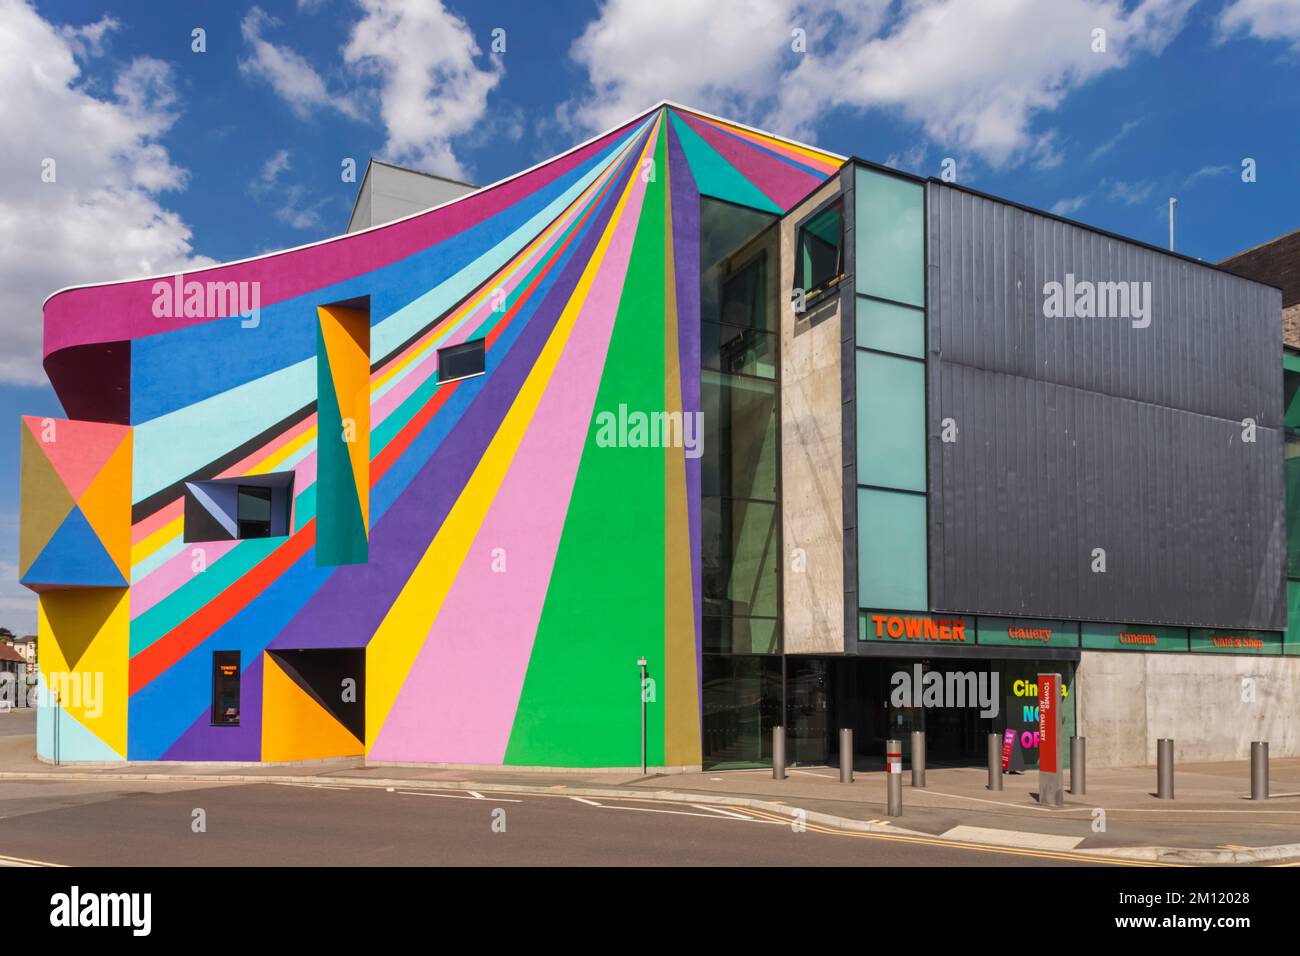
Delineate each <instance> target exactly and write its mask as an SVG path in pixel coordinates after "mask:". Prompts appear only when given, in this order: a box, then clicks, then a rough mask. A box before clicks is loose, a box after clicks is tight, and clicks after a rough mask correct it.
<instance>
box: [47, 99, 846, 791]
mask: <svg viewBox="0 0 1300 956" xmlns="http://www.w3.org/2000/svg"><path fill="white" fill-rule="evenodd" d="M842 163H843V159H842V158H841V157H836V156H832V155H830V154H827V153H824V152H821V151H818V150H815V149H812V148H810V147H806V146H802V145H800V144H797V143H792V142H790V141H787V140H783V139H780V138H778V137H774V136H770V135H768V134H765V133H761V132H758V131H755V130H750V129H747V128H745V127H741V126H738V125H736V124H733V123H729V122H726V121H724V120H720V119H717V118H715V117H710V116H706V115H703V114H699V113H696V112H693V111H690V110H686V109H683V108H680V107H676V106H672V105H662V106H660V107H656V108H655V109H653V110H650V111H649V112H647V113H645V114H643V115H641V116H638V117H636V118H635V119H633V120H631V121H629V122H628V123H626V124H623V125H621V126H620V127H618V128H616V129H614V130H611V131H610V132H608V133H605V134H603V135H601V136H598V137H595V138H593V139H592V140H589V141H588V142H586V143H583V144H582V145H580V146H577V147H575V148H574V149H571V150H569V151H568V152H565V153H563V154H561V155H560V156H556V157H554V158H552V159H550V160H547V161H545V162H543V163H540V164H539V165H537V166H534V167H532V168H531V169H528V170H526V171H524V172H521V173H519V174H517V175H514V176H511V177H509V178H507V179H505V180H503V181H501V182H499V183H495V184H493V185H490V186H487V187H484V188H482V189H478V190H476V191H474V192H471V193H469V194H467V195H465V196H462V197H460V198H458V199H456V200H453V201H451V202H449V203H446V204H444V205H442V206H439V207H437V208H434V209H431V210H428V211H425V212H421V213H418V214H415V215H412V216H409V217H407V218H405V219H401V220H397V221H395V222H391V223H387V224H384V225H381V226H377V227H374V228H371V229H368V230H365V231H362V232H357V233H352V234H349V235H345V236H340V237H337V238H334V239H330V240H326V241H324V242H319V243H315V244H313V245H310V246H305V247H302V248H299V249H294V250H289V251H286V252H281V253H276V254H274V255H267V256H261V257H258V258H254V259H249V260H245V261H243V262H237V263H232V264H229V265H222V266H214V267H211V268H208V269H204V270H201V271H199V272H195V273H190V274H187V275H185V276H180V277H159V278H157V279H145V280H135V281H129V282H119V283H110V284H107V285H101V286H87V287H80V288H75V289H69V290H64V291H62V292H60V293H57V294H56V295H54V296H52V297H51V298H50V299H49V300H48V301H47V302H46V305H45V347H46V354H47V361H46V367H47V370H48V371H49V374H50V376H51V380H52V382H53V384H54V387H55V390H56V392H59V393H61V394H62V393H63V392H64V391H67V392H69V394H71V392H72V391H76V392H77V394H78V395H85V394H86V392H87V390H88V389H89V390H92V391H93V389H95V388H97V389H99V390H100V391H101V393H102V394H103V395H105V396H109V395H118V394H120V393H121V390H123V389H125V390H128V391H129V395H130V408H129V421H130V426H129V429H128V428H127V427H125V426H107V425H97V424H86V423H59V426H58V427H59V428H60V429H63V428H65V427H67V426H68V425H73V426H81V427H82V428H83V430H84V434H85V436H86V438H85V440H84V441H81V442H80V444H77V445H74V447H79V448H82V449H83V450H84V451H83V452H82V454H84V456H85V457H84V460H83V459H80V458H79V459H78V463H77V464H76V466H75V467H74V466H73V465H71V464H70V463H69V462H68V461H66V460H65V459H64V457H63V456H62V455H61V454H54V455H51V454H48V453H46V452H43V451H41V449H40V447H39V446H38V445H37V443H36V438H37V437H38V435H39V432H33V431H32V427H33V426H32V425H31V424H30V423H29V424H28V425H27V427H26V428H25V429H24V475H25V478H24V514H23V535H24V550H23V555H24V563H23V568H24V581H25V582H26V583H30V584H31V585H32V586H34V587H41V586H43V582H55V583H56V584H59V585H63V586H68V585H76V584H80V585H101V586H102V585H106V584H110V583H112V584H118V585H125V584H126V583H127V582H129V591H127V590H123V591H122V598H121V602H120V605H119V604H114V606H113V611H114V612H115V613H116V614H117V615H118V617H116V618H113V617H112V615H111V614H110V615H109V617H110V618H112V619H113V620H114V621H116V620H121V622H122V627H121V628H120V630H119V629H116V628H115V627H113V626H108V627H107V628H104V627H100V629H99V631H96V633H102V634H103V635H105V637H104V639H105V640H106V641H107V642H109V643H112V642H115V641H116V642H119V643H117V644H114V645H113V646H117V647H120V648H121V650H120V654H121V660H120V663H119V665H118V670H117V672H116V673H117V674H119V675H120V683H114V685H113V686H115V687H118V688H119V690H118V691H117V693H118V694H119V698H118V699H117V700H116V701H115V702H114V706H115V707H117V708H118V709H119V711H120V713H121V714H122V715H123V725H122V727H123V734H124V737H123V740H124V741H125V744H124V746H123V748H122V749H121V750H118V749H117V744H116V743H114V744H112V745H111V746H110V748H109V749H112V750H114V751H115V752H118V753H119V754H121V755H122V756H125V757H129V758H130V759H139V760H160V759H162V760H251V761H256V760H294V759H308V758H318V757H325V756H340V755H345V754H356V753H364V754H365V755H366V756H367V758H368V759H370V760H373V761H392V762H434V763H443V762H446V763H459V764H495V765H500V764H518V765H538V766H579V767H580V766H609V767H628V766H633V765H635V764H637V763H638V762H639V759H640V714H641V710H640V695H639V693H638V684H637V674H638V669H637V666H636V662H637V661H638V660H639V659H640V658H642V657H644V658H645V659H646V661H647V672H648V673H649V675H650V676H652V677H653V678H654V680H655V682H656V687H657V693H656V699H655V702H654V706H653V707H652V708H651V709H650V710H649V717H648V723H647V729H646V732H647V742H648V753H647V757H648V760H649V762H650V764H651V765H656V766H658V765H691V764H698V763H699V762H700V726H701V715H700V700H701V696H700V695H701V687H700V658H701V618H700V608H701V579H700V575H701V563H700V560H701V559H700V541H701V520H702V516H701V474H700V461H699V459H698V458H692V457H687V456H686V455H685V454H684V452H683V449H682V448H680V447H645V446H644V445H642V446H635V445H630V446H624V445H619V446H618V447H607V443H603V442H601V441H599V440H598V433H599V429H598V428H597V427H596V422H597V419H598V416H601V415H602V413H605V414H615V413H617V411H618V410H619V409H620V408H621V407H625V408H627V409H632V410H638V411H643V412H646V413H668V414H672V413H694V412H698V411H699V410H700V408H701V368H700V335H701V333H700V261H699V260H700V248H699V243H700V198H701V196H710V197H714V198H718V199H723V200H726V201H728V202H731V203H734V204H738V205H741V206H745V207H748V208H750V209H758V210H762V211H765V212H769V213H780V212H783V211H785V210H788V209H790V208H791V207H792V206H793V205H795V204H796V203H797V202H799V201H800V200H802V199H803V198H804V197H805V196H806V195H807V194H808V193H809V192H811V191H812V190H813V189H814V188H815V187H816V186H817V185H819V184H820V183H822V182H824V181H825V180H826V178H827V177H828V176H830V175H831V174H833V173H834V172H835V171H836V170H838V169H839V167H840V166H841V165H842ZM253 283H256V288H257V290H258V294H259V297H260V313H259V315H258V316H257V317H256V320H252V319H249V318H248V317H241V316H240V315H237V314H231V312H230V311H229V310H227V311H222V310H220V309H218V310H216V311H213V310H212V309H207V308H204V307H202V306H201V305H200V307H198V308H195V309H192V310H191V309H189V308H185V309H172V310H161V309H157V308H155V303H156V299H157V296H158V295H159V294H160V293H159V289H160V288H165V287H167V286H169V285H175V286H176V287H179V288H182V289H184V290H186V294H185V298H186V299H187V300H189V299H190V294H189V291H188V290H189V289H190V288H191V285H193V288H194V289H195V290H197V291H196V293H195V296H194V301H195V302H199V303H201V302H202V300H203V293H204V290H205V289H211V288H213V287H214V286H218V285H219V286H221V287H224V288H227V289H238V288H250V287H252V284H253ZM232 284H233V285H232ZM160 312H162V313H164V314H161V315H160V314H159V313H160ZM480 340H481V341H482V343H483V355H484V370H483V373H482V374H478V375H473V376H470V377H466V378H458V379H453V380H451V381H447V382H441V381H439V379H438V352H439V350H440V349H444V348H447V347H449V346H456V345H463V344H465V343H468V342H476V341H480ZM114 343H116V344H114ZM120 343H128V346H129V362H121V361H115V362H112V363H105V364H103V365H102V367H99V368H98V369H97V370H96V369H95V368H94V366H93V363H94V362H95V361H96V357H97V356H102V355H103V354H105V346H106V345H109V344H112V348H113V350H114V353H113V354H115V355H116V354H120V353H121V349H122V346H121V345H120ZM124 369H125V371H124ZM79 407H84V406H80V405H79ZM106 407H108V405H107V400H106ZM114 408H115V409H116V406H114ZM112 414H114V415H117V414H121V412H120V411H119V410H114V411H113V412H112ZM105 415H106V416H107V415H109V412H105ZM105 428H116V432H114V433H113V434H115V435H117V436H118V440H117V442H116V443H113V442H111V441H109V440H108V438H107V437H105V436H107V435H108V434H109V432H95V430H97V429H105ZM128 430H129V431H130V433H131V441H123V440H122V438H124V437H125V433H126V432H127V431H128ZM29 433H30V434H29ZM64 434H65V433H64V432H63V431H62V430H60V432H59V436H60V441H62V440H63V436H64ZM71 434H74V435H75V434H77V433H76V432H73V433H71ZM92 435H93V437H95V438H96V441H91V440H90V439H91V437H92ZM97 442H98V443H97ZM108 445H112V446H113V447H112V448H108V447H107V446H108ZM29 447H30V449H31V451H30V452H29V451H28V448H29ZM123 448H125V451H123V450H122V449H123ZM132 448H133V449H134V451H133V452H132ZM123 456H124V457H123ZM67 457H69V458H71V457H77V456H74V455H70V456H67ZM29 458H30V459H31V460H32V461H33V462H34V463H35V464H33V465H32V471H33V472H34V473H35V472H40V475H41V476H42V477H41V482H43V483H40V484H36V483H33V482H34V481H35V479H33V482H29V481H28V479H27V478H26V475H27V473H28V468H27V463H28V459H29ZM123 469H125V472H124V471H123ZM110 472H111V473H112V474H113V475H114V476H116V477H115V478H114V479H113V480H114V481H116V482H118V483H119V484H115V485H114V486H113V488H112V489H111V490H110V489H109V488H108V487H107V486H106V487H104V488H99V487H96V486H95V481H96V478H95V476H98V475H100V474H101V473H103V474H104V475H108V474H109V473H110ZM124 473H125V474H126V475H128V476H129V481H130V487H129V494H128V498H129V506H130V525H129V527H128V528H127V529H126V530H125V531H123V530H122V529H120V528H118V527H116V526H112V527H109V526H110V525H112V522H111V521H108V520H107V519H106V518H105V515H106V514H107V513H108V512H106V511H105V509H104V507H102V505H103V503H104V502H105V501H107V500H109V499H111V498H112V496H113V494H114V493H116V494H120V493H121V488H120V482H121V481H123V480H124V479H123V478H122V475H123V474H124ZM53 476H57V477H58V483H57V485H53V486H52V485H51V484H50V479H51V477H53ZM264 476H283V481H284V482H285V483H284V484H283V485H280V486H277V487H287V488H290V489H291V492H290V494H291V496H292V509H291V515H292V517H291V520H290V521H289V523H288V524H287V526H286V527H284V528H283V529H281V530H283V533H282V534H275V535H272V536H267V537H244V538H239V537H235V538H227V539H225V540H207V541H203V540H189V539H188V538H190V537H192V535H187V529H186V521H185V517H186V511H185V508H186V497H187V493H189V492H188V491H187V489H188V487H189V486H193V487H194V488H198V489H200V490H202V489H204V488H207V487H209V486H210V484H211V483H216V482H223V481H236V482H238V480H239V479H248V480H249V481H250V482H252V481H254V480H259V481H268V480H270V478H268V477H264ZM277 480H281V479H277ZM106 481H108V479H106ZM109 483H110V484H111V483H112V482H109ZM29 485H30V486H31V487H30V488H29ZM191 494H192V493H191ZM29 496H30V507H29ZM74 506H75V508H74ZM109 511H111V509H109ZM74 512H77V513H78V514H79V517H74ZM29 524H30V527H29ZM87 529H89V530H87ZM213 537H218V536H216V535H213ZM51 546H52V547H53V548H54V550H52V551H50V552H49V559H48V561H44V560H43V559H44V558H45V557H46V555H45V552H46V550H47V549H49V548H50V547H51ZM100 552H103V553H104V554H106V555H107V560H105V559H104V558H102V557H99V554H100ZM29 555H30V559H29V557H28V556H29ZM29 579H30V580H29ZM82 593H83V592H60V594H63V595H66V596H68V597H70V598H71V599H74V600H75V599H76V598H77V597H78V596H79V595H80V594H82ZM84 593H86V594H89V592H84ZM44 600H45V597H44V596H43V597H42V606H43V607H44ZM98 610H99V611H100V612H102V611H103V608H102V607H101V608H99V609H98ZM59 611H60V612H66V611H67V608H60V609H59ZM64 616H65V617H66V613H64ZM94 616H95V615H91V614H89V612H88V617H87V620H86V621H85V622H83V623H82V624H80V625H78V627H80V630H79V631H78V634H82V635H83V636H84V634H85V633H87V632H89V631H90V630H93V629H94V625H92V623H90V620H89V618H90V617H94ZM105 620H107V619H105ZM50 626H51V627H53V626H54V625H53V624H51V625H50ZM45 627H46V621H45V618H44V617H43V619H42V628H43V630H42V634H41V640H42V641H45V640H46V639H47V634H46V633H45V630H44V628H45ZM73 630H77V628H73ZM69 633H71V632H69ZM106 646H107V644H106ZM216 652H227V653H228V654H231V655H233V654H238V660H239V662H240V668H241V669H242V673H241V674H240V697H241V703H240V714H239V721H238V723H237V724H229V725H222V724H214V722H213V719H212V706H213V705H212V698H213V660H214V658H213V655H214V653H216ZM40 655H41V660H42V665H43V666H44V662H45V644H44V643H42V645H41V651H40ZM228 659H232V660H233V659H234V658H233V656H232V657H230V658H228ZM349 679H355V681H356V682H357V686H356V695H355V697H353V698H351V699H349V700H346V701H344V700H343V699H342V698H341V696H340V692H341V689H342V688H343V685H344V683H345V682H346V681H348V680H349ZM100 739H107V738H104V737H102V738H100ZM114 739H116V738H114ZM42 747H44V744H42ZM42 752H45V750H42Z"/></svg>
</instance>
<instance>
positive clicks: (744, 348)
mask: <svg viewBox="0 0 1300 956" xmlns="http://www.w3.org/2000/svg"><path fill="white" fill-rule="evenodd" d="M775 221H776V217H774V216H770V215H767V214H764V213H759V212H756V211H754V210H751V209H746V208H744V207H741V206H735V205H732V204H731V203H726V202H722V201H720V200H714V199H708V198H703V199H701V203H700V339H701V341H700V351H701V364H702V367H703V368H702V371H701V375H700V406H701V411H702V412H703V417H704V443H703V455H702V456H701V461H700V484H701V506H702V514H701V529H702V540H701V547H700V551H701V585H702V591H703V594H702V598H703V601H702V603H703V626H702V631H703V653H704V683H703V704H704V712H703V725H704V740H703V754H704V764H705V766H761V765H763V764H765V763H770V761H771V749H770V748H771V727H772V726H773V724H774V723H775V722H776V720H777V716H778V714H779V712H780V702H781V659H780V657H779V656H777V655H779V654H780V653H781V553H782V552H781V507H780V456H779V442H780V431H779V429H780V393H779V385H778V375H779V368H780V363H779V358H778V348H779V337H778V329H777V284H778V280H779V275H778V272H779V268H778V235H777V232H776V228H775V225H774V224H775Z"/></svg>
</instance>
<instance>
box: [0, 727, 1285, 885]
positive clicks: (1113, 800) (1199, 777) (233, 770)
mask: <svg viewBox="0 0 1300 956" xmlns="http://www.w3.org/2000/svg"><path fill="white" fill-rule="evenodd" d="M33 750H34V739H33V737H31V736H30V735H22V734H10V735H7V736H5V735H0V779H8V780H15V779H29V780H30V779H104V780H132V779H151V780H171V781H175V782H178V783H179V782H189V783H193V782H205V781H212V782H213V783H226V782H249V783H254V782H268V783H269V782H290V781H292V782H304V783H312V782H316V783H333V784H353V785H365V786H385V787H394V786H395V787H425V788H429V789H462V790H463V789H475V790H483V791H487V792H493V791H496V792H510V791H521V792H529V793H543V794H553V795H555V796H593V797H594V796H604V797H615V798H620V799H634V800H657V801H673V802H686V803H690V802H692V801H694V802H700V803H705V802H707V803H710V804H719V805H724V806H725V805H726V804H728V803H731V804H735V805H737V806H746V807H750V808H758V809H763V810H766V811H768V812H773V813H777V814H780V815H795V814H796V813H797V812H798V811H803V812H804V813H806V814H807V815H808V818H809V819H810V820H818V821H821V822H823V823H833V824H834V825H836V826H849V827H853V828H856V829H864V830H874V831H880V832H893V833H905V832H912V833H919V834H926V835H929V836H934V837H944V838H946V839H951V840H963V841H969V842H974V843H988V844H992V845H999V846H1021V847H1035V848H1040V849H1050V850H1061V851H1070V850H1079V851H1087V852H1089V853H1091V854H1094V855H1095V854H1099V853H1100V854H1109V855H1116V856H1120V857H1124V858H1131V859H1134V860H1162V861H1174V862H1177V861H1183V862H1190V863H1225V864H1226V863H1250V862H1265V861H1279V860H1292V859H1294V860H1300V758H1289V759H1275V760H1273V761H1272V763H1271V767H1270V771H1271V794H1272V799H1270V800H1267V801H1251V800H1250V799H1249V769H1250V767H1249V761H1232V762H1222V763H1211V764H1182V765H1179V767H1178V770H1177V776H1176V781H1175V788H1176V789H1175V796H1176V799H1175V800H1173V801H1165V800H1157V799H1156V798H1155V795H1154V790H1155V768H1154V767H1140V768H1124V769H1091V770H1089V772H1088V792H1087V794H1086V795H1080V796H1075V795H1073V794H1069V793H1067V794H1066V800H1065V807H1064V808H1062V809H1049V808H1046V807H1041V806H1039V805H1038V803H1037V799H1036V796H1037V793H1036V790H1037V782H1038V775H1037V773H1034V772H1030V773H1026V774H1019V775H1008V776H1006V777H1004V783H1003V786H1004V789H1003V790H1002V791H1000V792H993V791H989V790H988V789H987V786H986V784H987V773H986V772H985V771H984V770H983V769H981V768H971V767H951V768H932V769H930V770H929V771H928V772H927V774H926V778H927V779H926V784H927V786H926V787H925V789H914V788H913V787H912V786H911V774H910V772H905V773H904V776H903V779H904V785H903V815H902V816H901V817H895V818H888V817H886V816H885V776H884V774H883V773H881V772H867V773H864V772H859V773H858V774H857V775H856V779H855V781H854V782H853V783H851V784H841V783H840V782H839V774H838V771H837V770H836V769H834V768H828V767H797V768H792V769H790V771H789V773H788V777H787V779H786V780H783V781H777V780H773V779H772V774H771V771H770V770H731V771H704V772H691V773H672V774H652V775H650V776H647V777H642V776H640V775H639V774H636V773H629V772H626V771H623V772H611V771H582V770H564V771H558V770H557V771H540V770H521V769H510V768H486V769H485V768H475V769H465V768H446V767H396V766H366V765H365V764H364V762H363V761H362V760H360V759H359V758H350V759H341V760H329V761H319V762H312V763H295V764H285V765H279V766H267V765H240V764H212V763H206V764H187V763H166V764H162V763H149V764H125V765H101V766H97V767H87V766H85V765H64V766H60V767H55V766H52V765H50V764H46V763H44V762H41V761H39V760H37V759H36V758H35V756H34V755H33Z"/></svg>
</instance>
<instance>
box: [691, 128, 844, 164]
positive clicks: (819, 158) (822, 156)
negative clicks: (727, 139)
mask: <svg viewBox="0 0 1300 956" xmlns="http://www.w3.org/2000/svg"><path fill="white" fill-rule="evenodd" d="M699 119H701V120H703V121H704V122H706V123H713V124H714V125H717V126H721V127H724V128H725V129H729V130H731V131H732V132H734V133H736V134H737V135H738V136H744V137H747V138H749V139H752V140H756V141H758V142H760V143H765V144H767V145H769V146H779V147H781V149H784V150H789V151H790V152H792V153H798V154H799V155H800V156H805V157H807V158H808V159H812V160H815V161H816V162H818V163H822V164H823V165H826V166H829V167H830V170H835V169H838V168H839V167H840V166H841V165H843V164H842V163H841V162H840V160H838V159H836V158H835V157H834V156H831V155H829V154H827V153H823V152H822V151H821V150H818V149H811V148H809V147H807V146H800V145H798V144H797V143H792V142H790V141H789V140H786V139H780V138H779V137H776V136H768V135H767V134H766V133H757V132H754V131H753V130H748V129H744V128H743V127H740V126H733V125H732V124H731V123H728V122H725V121H724V120H715V119H709V118H708V117H705V116H701V117H699ZM778 152H780V150H778ZM830 170H828V171H830Z"/></svg>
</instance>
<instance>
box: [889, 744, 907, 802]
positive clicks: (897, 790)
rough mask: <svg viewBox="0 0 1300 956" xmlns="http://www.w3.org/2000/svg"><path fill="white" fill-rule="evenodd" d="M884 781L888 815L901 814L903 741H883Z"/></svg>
mask: <svg viewBox="0 0 1300 956" xmlns="http://www.w3.org/2000/svg"><path fill="white" fill-rule="evenodd" d="M885 781H886V784H885V785H886V787H887V788H888V791H889V807H888V809H887V811H886V813H887V815H888V816H891V817H901V816H902V815H903V742H902V741H901V740H886V741H885Z"/></svg>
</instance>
